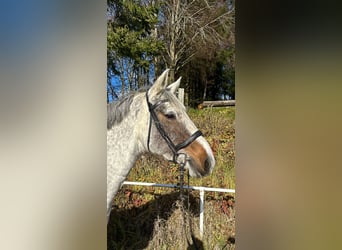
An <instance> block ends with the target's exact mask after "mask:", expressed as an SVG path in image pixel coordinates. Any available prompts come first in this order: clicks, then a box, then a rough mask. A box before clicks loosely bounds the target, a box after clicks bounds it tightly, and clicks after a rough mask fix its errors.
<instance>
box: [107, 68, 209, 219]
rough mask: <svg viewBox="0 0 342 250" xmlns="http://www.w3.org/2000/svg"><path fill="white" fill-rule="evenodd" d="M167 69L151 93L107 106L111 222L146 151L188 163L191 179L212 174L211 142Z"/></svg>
mask: <svg viewBox="0 0 342 250" xmlns="http://www.w3.org/2000/svg"><path fill="white" fill-rule="evenodd" d="M168 71H169V70H168V69H167V70H165V71H164V72H163V73H162V74H161V75H160V76H159V77H158V79H157V80H156V81H155V82H154V84H153V85H152V86H151V87H150V88H149V89H148V90H147V91H138V92H134V93H130V94H128V95H127V96H125V97H123V98H122V99H121V100H119V101H116V102H114V103H110V104H108V105H107V222H108V219H109V216H110V211H111V204H112V200H113V198H114V196H115V195H116V193H117V192H118V190H119V189H120V187H121V185H122V183H123V182H124V181H125V179H126V177H127V175H128V174H129V172H130V170H131V168H132V167H133V166H134V163H135V162H136V160H137V158H138V157H139V156H140V155H141V154H143V153H145V152H150V153H153V154H157V155H161V156H163V157H164V158H165V159H166V160H169V161H173V162H176V163H179V161H184V168H185V169H188V171H189V174H190V176H193V177H202V176H206V175H209V174H210V173H211V172H212V171H213V168H214V166H215V158H214V155H213V152H212V150H211V148H210V146H209V144H208V142H207V141H206V140H205V139H204V137H203V135H202V133H201V132H200V131H199V130H198V129H197V127H196V126H195V125H194V123H193V122H192V121H191V119H190V118H189V116H188V115H187V113H186V109H185V107H184V105H183V104H182V103H181V102H180V101H179V100H178V98H177V97H176V96H175V92H176V91H177V89H178V87H179V84H180V81H181V78H179V79H178V80H177V81H176V82H174V83H172V84H171V85H169V86H167V82H168V79H167V78H168ZM184 156H185V157H186V159H185V160H184ZM182 159H183V160H182Z"/></svg>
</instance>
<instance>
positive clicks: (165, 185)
mask: <svg viewBox="0 0 342 250" xmlns="http://www.w3.org/2000/svg"><path fill="white" fill-rule="evenodd" d="M123 184H124V185H135V186H148V187H165V188H179V186H177V185H175V184H159V183H153V182H134V181H125V182H124V183H123ZM183 188H185V189H190V190H198V191H199V192H200V225H199V226H200V235H201V237H203V230H204V228H203V226H204V225H203V222H204V192H205V191H210V192H222V193H234V194H235V189H225V188H211V187H198V186H183Z"/></svg>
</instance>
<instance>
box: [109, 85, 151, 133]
mask: <svg viewBox="0 0 342 250" xmlns="http://www.w3.org/2000/svg"><path fill="white" fill-rule="evenodd" d="M146 90H147V89H146V87H143V88H141V89H139V90H137V91H133V92H130V93H129V94H128V95H126V96H124V97H122V98H120V99H119V100H118V101H115V102H112V103H109V104H107V130H108V129H111V128H112V127H113V126H114V125H116V124H119V123H120V122H121V121H122V120H123V119H124V118H125V117H126V116H127V114H128V113H129V111H130V108H131V104H132V102H133V99H134V97H135V96H136V95H137V94H139V93H141V92H145V91H146Z"/></svg>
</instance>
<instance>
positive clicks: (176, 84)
mask: <svg viewBox="0 0 342 250" xmlns="http://www.w3.org/2000/svg"><path fill="white" fill-rule="evenodd" d="M181 79H182V77H179V78H178V80H177V81H175V82H174V83H172V84H171V85H169V86H168V87H167V90H169V91H170V92H171V93H172V94H175V93H176V90H177V89H178V88H179V84H180V82H181Z"/></svg>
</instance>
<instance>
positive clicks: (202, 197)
mask: <svg viewBox="0 0 342 250" xmlns="http://www.w3.org/2000/svg"><path fill="white" fill-rule="evenodd" d="M203 220H204V188H201V189H200V235H201V239H202V238H203Z"/></svg>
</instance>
